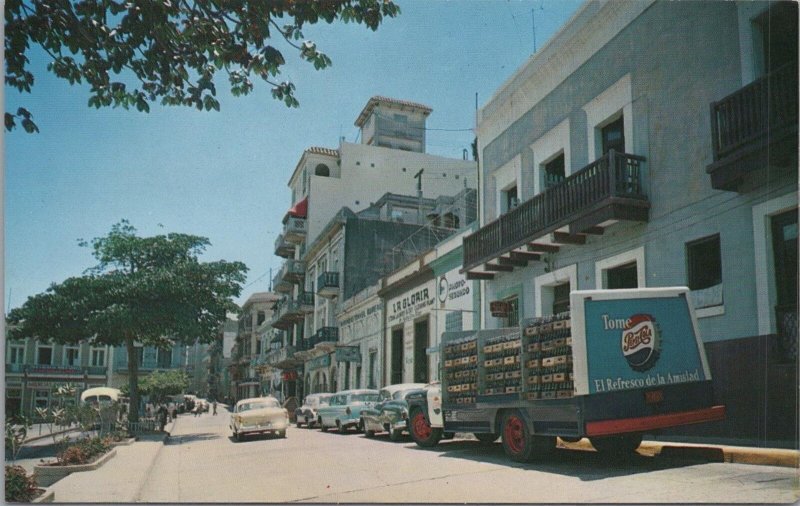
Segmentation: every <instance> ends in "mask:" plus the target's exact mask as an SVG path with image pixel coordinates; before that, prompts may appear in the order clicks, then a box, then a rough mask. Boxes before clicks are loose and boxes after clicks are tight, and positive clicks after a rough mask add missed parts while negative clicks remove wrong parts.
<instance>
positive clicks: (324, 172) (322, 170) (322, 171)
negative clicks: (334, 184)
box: [314, 163, 331, 177]
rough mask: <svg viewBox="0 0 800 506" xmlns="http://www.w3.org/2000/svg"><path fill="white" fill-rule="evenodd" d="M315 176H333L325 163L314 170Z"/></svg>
mask: <svg viewBox="0 0 800 506" xmlns="http://www.w3.org/2000/svg"><path fill="white" fill-rule="evenodd" d="M314 175H315V176H323V177H328V176H330V175H331V169H329V168H328V166H327V165H325V164H324V163H321V164H319V165H317V166H316V168H315V169H314Z"/></svg>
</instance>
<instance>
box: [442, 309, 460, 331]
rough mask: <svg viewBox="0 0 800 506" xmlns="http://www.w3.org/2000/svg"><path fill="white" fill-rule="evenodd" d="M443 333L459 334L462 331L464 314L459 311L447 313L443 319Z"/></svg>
mask: <svg viewBox="0 0 800 506" xmlns="http://www.w3.org/2000/svg"><path fill="white" fill-rule="evenodd" d="M444 330H445V332H459V331H462V330H464V313H462V312H461V311H455V312H448V313H447V314H446V315H445V317H444Z"/></svg>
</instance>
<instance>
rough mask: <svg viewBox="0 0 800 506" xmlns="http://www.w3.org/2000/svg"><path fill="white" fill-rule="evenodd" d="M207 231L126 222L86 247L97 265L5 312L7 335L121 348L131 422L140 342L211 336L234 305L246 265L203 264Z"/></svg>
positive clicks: (136, 398) (186, 341)
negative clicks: (153, 229)
mask: <svg viewBox="0 0 800 506" xmlns="http://www.w3.org/2000/svg"><path fill="white" fill-rule="evenodd" d="M209 244H210V243H209V241H208V239H206V238H204V237H198V236H194V235H187V234H178V233H170V234H167V235H157V236H153V237H139V236H137V235H136V229H135V228H134V227H133V226H131V225H130V224H129V223H128V222H127V221H125V220H123V221H121V222H120V223H117V224H116V225H114V226H113V227H112V228H111V231H110V232H109V234H108V235H106V236H104V237H98V238H95V239H93V240H92V241H91V242H88V243H87V242H86V241H81V245H83V246H89V245H91V247H92V249H93V252H92V254H93V255H94V257H95V258H96V259H97V260H98V265H97V266H95V267H93V268H91V269H89V270H87V271H86V272H85V273H84V275H82V276H80V277H72V278H68V279H66V280H65V281H63V282H62V283H54V284H52V285H51V286H50V288H48V289H47V290H46V291H45V292H44V293H41V294H37V295H35V296H32V297H29V298H28V300H27V301H26V302H25V303H24V304H23V305H22V306H21V307H19V308H15V309H13V310H12V311H11V312H10V313H9V316H8V321H9V325H10V328H9V338H11V339H22V338H25V337H31V338H40V339H49V340H51V341H53V342H56V343H77V342H80V341H82V340H85V339H87V338H88V339H90V340H91V341H92V342H93V344H96V345H101V344H105V345H112V346H125V347H126V349H127V352H128V374H129V384H128V388H129V391H130V398H131V413H130V418H131V420H132V421H136V420H137V419H138V410H137V407H138V405H139V393H138V366H139V364H138V356H137V353H136V347H137V346H141V345H144V346H157V347H161V348H167V347H171V346H172V345H173V344H175V343H183V344H190V343H194V342H195V340H199V341H200V342H210V341H212V340H213V339H214V338H215V336H216V335H217V330H218V327H219V325H220V323H222V322H224V321H225V315H226V313H227V312H229V311H236V310H237V309H238V308H237V306H236V304H235V303H234V302H233V297H236V296H238V295H239V294H240V293H241V284H242V283H243V282H244V280H245V273H246V272H247V267H246V266H245V265H244V264H243V263H241V262H226V261H224V260H220V261H216V262H200V261H199V259H198V256H199V255H200V254H201V253H202V252H203V251H204V250H205V248H206V246H208V245H209Z"/></svg>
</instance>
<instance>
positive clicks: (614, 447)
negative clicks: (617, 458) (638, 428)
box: [589, 434, 642, 455]
mask: <svg viewBox="0 0 800 506" xmlns="http://www.w3.org/2000/svg"><path fill="white" fill-rule="evenodd" d="M589 441H590V442H591V443H592V446H594V449H595V450H597V451H598V452H599V453H604V454H607V455H627V454H631V453H634V452H635V451H636V449H637V448H639V445H640V444H642V435H641V434H621V435H616V436H605V437H590V438H589Z"/></svg>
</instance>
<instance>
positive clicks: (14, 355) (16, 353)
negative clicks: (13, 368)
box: [8, 344, 25, 364]
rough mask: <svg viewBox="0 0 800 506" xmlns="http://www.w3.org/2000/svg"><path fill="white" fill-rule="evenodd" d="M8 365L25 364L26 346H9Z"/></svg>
mask: <svg viewBox="0 0 800 506" xmlns="http://www.w3.org/2000/svg"><path fill="white" fill-rule="evenodd" d="M8 363H9V364H23V363H25V345H23V344H11V345H9V346H8Z"/></svg>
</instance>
